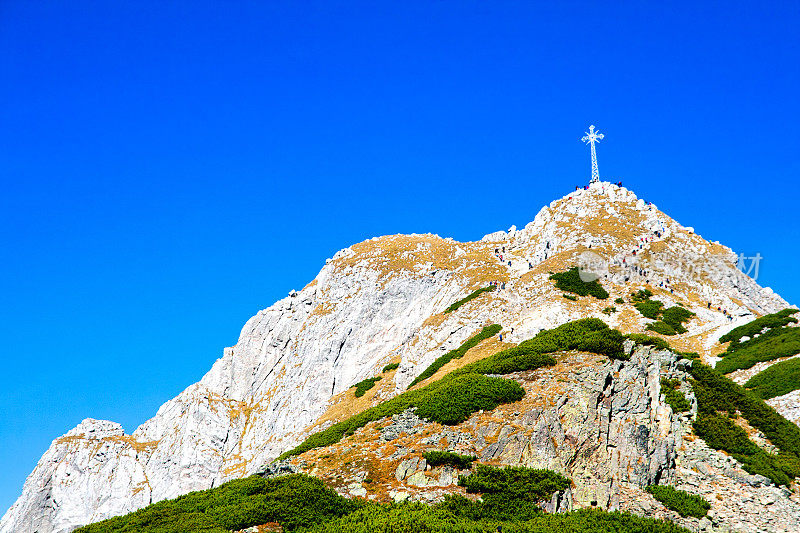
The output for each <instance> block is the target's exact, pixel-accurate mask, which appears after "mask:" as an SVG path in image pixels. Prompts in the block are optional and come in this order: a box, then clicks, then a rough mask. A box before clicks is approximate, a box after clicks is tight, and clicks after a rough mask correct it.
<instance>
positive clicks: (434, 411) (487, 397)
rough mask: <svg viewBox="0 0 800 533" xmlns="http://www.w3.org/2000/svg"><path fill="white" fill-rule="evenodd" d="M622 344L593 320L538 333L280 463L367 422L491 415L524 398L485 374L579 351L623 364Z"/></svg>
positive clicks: (337, 428) (451, 421)
mask: <svg viewBox="0 0 800 533" xmlns="http://www.w3.org/2000/svg"><path fill="white" fill-rule="evenodd" d="M496 327H497V328H499V327H500V326H496ZM489 328H492V326H489ZM486 330H487V328H484V330H483V331H482V332H481V333H480V334H478V335H476V336H474V337H472V338H471V339H469V340H468V341H467V342H466V343H464V344H467V343H469V342H471V341H472V340H473V339H475V338H476V337H478V336H479V335H481V334H483V333H484V332H486ZM490 331H491V330H490ZM498 331H499V330H498ZM624 340H625V337H624V336H623V335H622V333H620V332H619V331H617V330H615V329H609V327H608V325H607V324H606V323H605V322H603V321H602V320H599V319H597V318H586V319H582V320H576V321H574V322H568V323H567V324H562V325H561V326H559V327H557V328H554V329H552V330H544V331H540V332H539V333H538V334H537V335H536V336H535V337H533V338H531V339H528V340H526V341H524V342H522V343H520V344H519V345H517V346H514V347H513V348H508V349H506V350H502V351H500V352H497V353H496V354H494V355H492V356H489V357H487V358H485V359H481V360H480V361H475V362H474V363H470V364H468V365H466V366H463V367H461V368H459V369H456V370H453V371H452V372H450V373H449V374H447V375H446V376H444V377H442V378H441V379H439V380H436V381H434V382H433V383H430V384H428V385H425V386H424V387H421V388H419V389H415V390H410V391H406V392H404V393H403V394H400V395H399V396H395V397H394V398H392V399H390V400H387V401H385V402H383V403H381V404H380V405H376V406H375V407H371V408H370V409H367V410H366V411H362V412H361V413H359V414H357V415H355V416H352V417H350V418H348V419H347V420H344V421H342V422H339V423H337V424H334V425H332V426H330V427H329V428H327V429H325V430H323V431H320V432H318V433H314V434H313V435H310V436H309V437H308V438H306V440H305V441H303V442H302V443H301V444H300V445H299V446H297V447H296V448H294V449H292V450H289V451H287V452H285V453H284V454H282V455H281V456H280V458H281V459H285V458H286V457H291V456H292V455H298V454H301V453H303V452H305V451H308V450H311V449H313V448H319V447H322V446H330V445H331V444H334V443H336V442H339V440H341V439H342V437H344V436H345V435H352V434H353V433H354V432H355V431H356V430H357V429H359V428H361V427H364V426H365V425H366V424H368V423H370V422H373V421H375V420H379V419H381V418H384V417H387V416H392V415H395V414H399V413H401V412H403V411H405V410H406V409H409V408H416V410H417V411H416V412H417V415H418V416H421V417H422V418H426V419H428V420H430V421H432V422H439V423H441V424H447V425H455V424H459V423H461V422H463V421H464V420H466V419H467V418H469V417H470V416H471V415H472V413H474V412H476V411H479V410H481V409H483V410H486V411H489V410H492V409H494V408H495V407H497V406H498V405H500V404H502V403H510V402H516V401H518V400H520V399H522V397H523V396H524V394H525V391H524V389H523V388H522V387H521V386H520V385H519V384H518V383H517V382H516V381H513V380H509V379H503V378H497V377H489V376H486V375H485V374H510V373H512V372H521V371H524V370H533V369H536V368H540V367H543V366H552V365H555V364H556V361H555V359H553V358H552V357H551V356H549V355H547V354H549V353H552V352H558V351H564V350H582V351H586V352H592V353H597V354H601V355H606V356H608V357H610V358H614V359H625V358H626V356H625V353H624V349H623V346H622V343H623V341H624ZM476 344H477V342H476ZM463 347H464V345H462V348H463ZM465 352H466V350H465Z"/></svg>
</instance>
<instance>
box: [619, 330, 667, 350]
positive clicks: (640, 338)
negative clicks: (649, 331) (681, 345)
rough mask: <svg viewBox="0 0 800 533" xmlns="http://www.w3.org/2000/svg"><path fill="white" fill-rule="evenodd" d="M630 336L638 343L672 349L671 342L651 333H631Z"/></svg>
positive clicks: (660, 348) (661, 348)
mask: <svg viewBox="0 0 800 533" xmlns="http://www.w3.org/2000/svg"><path fill="white" fill-rule="evenodd" d="M628 338H629V339H630V340H632V341H633V342H635V343H636V344H642V345H644V346H653V347H655V348H657V349H659V350H669V349H671V348H670V346H669V343H668V342H667V341H665V340H664V339H662V338H661V337H651V336H650V335H644V334H642V333H631V334H630V335H628Z"/></svg>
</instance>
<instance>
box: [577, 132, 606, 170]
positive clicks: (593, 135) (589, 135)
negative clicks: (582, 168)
mask: <svg viewBox="0 0 800 533" xmlns="http://www.w3.org/2000/svg"><path fill="white" fill-rule="evenodd" d="M584 133H586V135H584V136H583V138H582V139H581V140H582V141H583V142H585V143H587V144H591V145H592V179H591V180H589V183H596V182H598V181H600V172H599V171H598V170H597V152H595V149H594V143H596V142H600V139H602V138H603V137H605V135H603V134H602V133H600V132H599V131H594V124H592V125H591V126H589V131H586V132H584Z"/></svg>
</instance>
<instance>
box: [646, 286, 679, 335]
mask: <svg viewBox="0 0 800 533" xmlns="http://www.w3.org/2000/svg"><path fill="white" fill-rule="evenodd" d="M652 295H653V293H652V292H651V291H650V290H649V289H642V290H640V291H638V292H635V293H633V294H631V300H633V301H634V302H635V303H634V304H633V306H634V307H635V308H636V309H637V310H638V311H639V313H641V315H642V316H643V317H645V318H650V319H652V320H655V321H656V322H653V323H651V324H648V325H647V329H649V330H650V331H655V332H656V333H660V334H662V335H677V334H678V333H686V331H687V329H686V328H685V327H684V326H683V323H684V322H688V321H689V319H691V318H692V317H693V316H694V313H692V312H691V311H689V310H688V309H686V308H685V307H683V306H682V305H673V306H672V307H670V308H668V309H664V304H663V303H662V302H660V301H658V300H651V299H650V297H651V296H652Z"/></svg>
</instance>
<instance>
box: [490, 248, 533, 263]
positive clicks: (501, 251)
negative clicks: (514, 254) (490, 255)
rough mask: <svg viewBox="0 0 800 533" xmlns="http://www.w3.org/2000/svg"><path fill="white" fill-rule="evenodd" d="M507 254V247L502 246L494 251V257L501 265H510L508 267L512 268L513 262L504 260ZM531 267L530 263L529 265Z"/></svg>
mask: <svg viewBox="0 0 800 533" xmlns="http://www.w3.org/2000/svg"><path fill="white" fill-rule="evenodd" d="M505 253H506V247H505V246H500V247H496V248H495V249H494V256H495V257H496V258H498V259H499V260H500V262H501V263H508V266H511V261H509V260H508V258H506V259H503V254H505ZM528 264H529V265H530V262H529V263H528Z"/></svg>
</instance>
